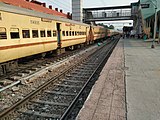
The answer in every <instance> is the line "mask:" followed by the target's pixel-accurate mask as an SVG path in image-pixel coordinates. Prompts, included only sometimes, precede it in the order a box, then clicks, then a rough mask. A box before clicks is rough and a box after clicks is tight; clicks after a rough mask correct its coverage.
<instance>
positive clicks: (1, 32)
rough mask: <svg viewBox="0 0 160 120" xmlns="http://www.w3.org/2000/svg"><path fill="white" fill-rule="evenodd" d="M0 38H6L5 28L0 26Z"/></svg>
mask: <svg viewBox="0 0 160 120" xmlns="http://www.w3.org/2000/svg"><path fill="white" fill-rule="evenodd" d="M0 39H7V34H6V28H0Z"/></svg>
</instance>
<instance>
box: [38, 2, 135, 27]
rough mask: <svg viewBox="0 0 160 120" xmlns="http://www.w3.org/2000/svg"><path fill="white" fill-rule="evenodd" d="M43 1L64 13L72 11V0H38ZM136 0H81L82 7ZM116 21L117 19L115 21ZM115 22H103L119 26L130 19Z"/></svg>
mask: <svg viewBox="0 0 160 120" xmlns="http://www.w3.org/2000/svg"><path fill="white" fill-rule="evenodd" d="M38 1H41V2H45V3H47V6H48V5H52V6H53V8H58V9H62V10H63V12H64V13H67V12H70V13H71V12H72V7H71V1H72V0H38ZM137 1H138V0H82V3H83V5H82V7H83V8H93V7H109V6H123V5H130V3H132V2H137ZM115 22H117V21H115ZM115 22H105V23H106V24H108V23H109V25H110V24H113V25H114V26H117V27H118V28H121V27H122V26H124V25H125V26H127V25H128V26H129V23H132V21H118V23H119V24H114V23H115Z"/></svg>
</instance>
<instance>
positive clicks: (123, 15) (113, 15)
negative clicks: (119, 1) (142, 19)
mask: <svg viewBox="0 0 160 120" xmlns="http://www.w3.org/2000/svg"><path fill="white" fill-rule="evenodd" d="M117 20H132V7H131V6H130V5H128V6H115V7H99V8H83V21H84V22H86V23H87V22H95V21H117Z"/></svg>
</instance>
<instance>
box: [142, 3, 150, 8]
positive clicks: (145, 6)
mask: <svg viewBox="0 0 160 120" xmlns="http://www.w3.org/2000/svg"><path fill="white" fill-rule="evenodd" d="M149 5H150V4H141V8H142V9H143V8H149Z"/></svg>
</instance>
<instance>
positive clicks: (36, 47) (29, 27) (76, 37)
mask: <svg viewBox="0 0 160 120" xmlns="http://www.w3.org/2000/svg"><path fill="white" fill-rule="evenodd" d="M0 6H1V7H0V71H2V72H3V73H6V72H7V71H11V69H12V68H14V67H15V66H17V61H18V59H20V58H25V57H27V56H32V55H36V54H42V55H44V54H45V53H47V52H52V51H57V53H59V54H60V53H63V52H64V51H65V49H66V48H69V49H74V48H77V47H80V46H82V45H87V44H91V43H94V41H95V40H98V39H102V38H105V37H106V36H107V33H108V31H109V30H108V29H106V28H104V27H100V26H94V25H89V24H85V23H81V22H77V21H73V20H70V19H67V18H64V17H60V16H55V15H52V14H47V13H43V12H39V11H35V10H32V9H26V8H22V7H18V6H14V5H11V4H6V3H4V2H0Z"/></svg>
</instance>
